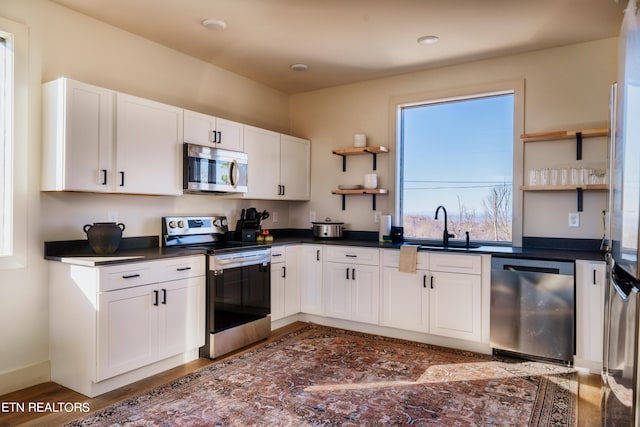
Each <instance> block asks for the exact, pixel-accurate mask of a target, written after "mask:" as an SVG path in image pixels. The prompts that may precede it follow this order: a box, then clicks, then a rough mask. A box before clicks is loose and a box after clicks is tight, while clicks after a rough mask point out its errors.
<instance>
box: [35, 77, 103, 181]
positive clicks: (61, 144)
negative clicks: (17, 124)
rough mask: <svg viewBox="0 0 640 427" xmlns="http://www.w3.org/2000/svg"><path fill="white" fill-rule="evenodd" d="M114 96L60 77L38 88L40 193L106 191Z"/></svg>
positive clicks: (100, 89)
mask: <svg viewBox="0 0 640 427" xmlns="http://www.w3.org/2000/svg"><path fill="white" fill-rule="evenodd" d="M113 97H114V92H113V91H111V90H108V89H103V88H100V87H96V86H92V85H88V84H85V83H80V82H76V81H73V80H69V79H64V78H62V79H58V80H55V81H53V82H49V83H46V84H45V85H43V147H42V150H43V161H42V189H43V190H45V191H61V190H71V191H91V192H107V191H110V189H111V188H112V187H111V182H112V180H113V179H114V176H113V174H112V171H111V168H112V151H111V149H112V144H113Z"/></svg>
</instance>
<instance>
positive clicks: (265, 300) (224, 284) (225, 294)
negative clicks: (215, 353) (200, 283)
mask: <svg viewBox="0 0 640 427" xmlns="http://www.w3.org/2000/svg"><path fill="white" fill-rule="evenodd" d="M269 271H270V264H267V265H262V264H259V265H248V266H244V267H234V268H229V269H225V270H223V271H222V273H216V272H214V271H210V272H209V274H210V275H211V276H212V277H210V281H209V282H210V283H211V287H212V289H211V293H210V296H212V299H213V301H211V300H209V304H213V323H212V324H210V325H209V327H210V329H209V330H210V331H211V332H212V333H214V334H215V333H218V332H222V331H225V330H227V329H231V328H235V327H236V326H240V325H244V324H247V323H250V322H253V321H255V320H258V319H261V318H264V317H267V316H269V315H270V314H271V280H270V278H271V274H270V272H269Z"/></svg>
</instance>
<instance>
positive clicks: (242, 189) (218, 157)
mask: <svg viewBox="0 0 640 427" xmlns="http://www.w3.org/2000/svg"><path fill="white" fill-rule="evenodd" d="M183 158H184V165H183V166H184V168H183V175H184V180H183V187H182V188H183V191H184V192H185V193H246V192H247V158H248V156H247V154H246V153H241V152H237V151H229V150H221V149H219V148H211V147H204V146H202V145H195V144H184V157H183Z"/></svg>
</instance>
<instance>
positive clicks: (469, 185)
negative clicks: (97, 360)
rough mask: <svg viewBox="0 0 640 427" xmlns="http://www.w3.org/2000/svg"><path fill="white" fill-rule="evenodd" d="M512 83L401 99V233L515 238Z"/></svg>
mask: <svg viewBox="0 0 640 427" xmlns="http://www.w3.org/2000/svg"><path fill="white" fill-rule="evenodd" d="M514 111H515V92H514V90H502V91H498V92H483V93H478V94H473V95H465V96H463V97H455V98H439V99H434V100H428V101H423V102H414V103H411V104H404V105H401V106H400V108H399V122H398V126H399V129H398V130H399V140H400V141H399V143H400V144H401V146H400V152H401V155H400V163H399V165H398V170H399V173H398V193H399V199H398V204H399V206H398V211H399V213H400V215H401V217H402V225H403V227H404V234H405V238H407V239H419V240H430V239H433V240H438V241H441V240H442V237H443V230H444V215H443V212H442V211H441V212H440V213H439V214H438V219H437V220H436V219H435V213H436V209H437V208H438V206H440V205H442V206H444V207H445V208H446V211H447V222H448V224H447V225H448V227H447V228H448V231H449V233H453V234H454V235H455V237H454V239H459V240H464V239H465V238H466V234H465V233H466V232H469V235H470V239H471V240H472V241H476V242H479V241H481V242H485V243H510V242H511V241H512V240H513V221H512V218H513V212H512V211H513V206H514V192H513V188H514V179H513V178H514V162H513V159H514V134H515V132H514V117H515V114H514Z"/></svg>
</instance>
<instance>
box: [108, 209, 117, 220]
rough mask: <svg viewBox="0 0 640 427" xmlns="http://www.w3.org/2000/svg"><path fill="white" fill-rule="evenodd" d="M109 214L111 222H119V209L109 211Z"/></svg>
mask: <svg viewBox="0 0 640 427" xmlns="http://www.w3.org/2000/svg"><path fill="white" fill-rule="evenodd" d="M107 215H108V216H109V222H118V211H109V212H108V213H107Z"/></svg>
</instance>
